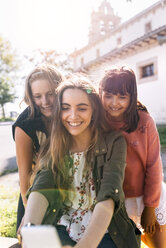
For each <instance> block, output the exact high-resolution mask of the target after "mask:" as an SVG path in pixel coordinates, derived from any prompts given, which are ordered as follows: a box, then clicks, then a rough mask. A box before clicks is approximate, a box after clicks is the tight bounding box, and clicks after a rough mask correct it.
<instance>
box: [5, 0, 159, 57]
mask: <svg viewBox="0 0 166 248" xmlns="http://www.w3.org/2000/svg"><path fill="white" fill-rule="evenodd" d="M108 1H109V2H110V3H111V6H112V7H113V8H114V12H115V13H116V14H118V15H119V16H120V17H121V18H122V21H125V20H127V19H129V18H131V17H132V16H134V15H136V14H137V13H139V12H140V11H142V10H143V9H145V8H147V7H149V6H150V5H152V4H154V3H155V2H157V1H158V0H108ZM101 2H102V0H0V35H1V36H3V37H4V38H6V39H8V40H9V41H10V42H11V44H12V46H13V48H16V49H18V50H20V51H21V52H23V53H24V52H25V53H28V52H29V51H31V50H35V49H44V50H49V49H55V50H56V51H58V52H67V53H71V52H73V51H74V50H75V49H79V48H81V47H83V46H85V45H87V43H88V32H89V27H90V14H91V12H92V10H97V9H98V6H99V5H100V4H101Z"/></svg>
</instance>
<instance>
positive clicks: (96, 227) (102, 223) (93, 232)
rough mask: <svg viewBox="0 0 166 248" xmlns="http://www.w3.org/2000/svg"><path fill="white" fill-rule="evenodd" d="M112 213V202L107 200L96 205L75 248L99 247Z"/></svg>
mask: <svg viewBox="0 0 166 248" xmlns="http://www.w3.org/2000/svg"><path fill="white" fill-rule="evenodd" d="M113 212H114V201H113V200H112V199H108V200H105V201H101V202H99V203H97V204H96V206H95V208H94V211H93V214H92V218H91V221H90V223H89V225H88V227H87V228H86V231H85V233H84V235H83V237H82V239H81V240H80V241H79V242H78V243H77V244H76V245H75V247H76V248H85V247H87V248H95V247H97V246H98V245H99V243H100V241H101V240H102V238H103V236H104V234H105V233H106V231H107V228H108V226H109V224H110V221H111V219H112V216H113Z"/></svg>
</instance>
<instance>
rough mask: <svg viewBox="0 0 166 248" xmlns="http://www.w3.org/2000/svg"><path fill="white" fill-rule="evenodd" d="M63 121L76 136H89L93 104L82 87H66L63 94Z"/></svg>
mask: <svg viewBox="0 0 166 248" xmlns="http://www.w3.org/2000/svg"><path fill="white" fill-rule="evenodd" d="M61 108H62V114H61V118H62V123H63V125H64V126H65V128H66V129H67V131H68V132H69V133H70V134H71V135H72V136H75V137H84V139H85V137H88V136H89V133H90V123H91V119H92V106H91V103H90V101H89V99H88V96H87V94H86V93H85V92H84V91H82V90H80V89H66V90H65V91H64V92H63V96H62V107H61Z"/></svg>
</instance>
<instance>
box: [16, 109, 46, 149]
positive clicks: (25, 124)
mask: <svg viewBox="0 0 166 248" xmlns="http://www.w3.org/2000/svg"><path fill="white" fill-rule="evenodd" d="M29 115H30V108H29V107H27V108H26V109H25V110H24V111H23V112H22V113H21V114H20V115H19V116H18V118H17V120H16V121H15V123H14V124H13V125H12V133H13V139H14V140H15V128H16V127H20V128H21V129H22V130H23V131H24V132H25V133H26V134H27V135H28V136H29V137H30V138H31V139H32V141H33V144H34V152H35V153H36V152H38V151H39V148H40V145H41V142H43V139H45V138H46V136H47V131H46V128H45V125H44V122H43V120H42V115H41V113H37V111H35V116H34V118H33V119H30V118H29ZM43 136H44V137H43Z"/></svg>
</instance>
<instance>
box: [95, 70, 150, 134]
mask: <svg viewBox="0 0 166 248" xmlns="http://www.w3.org/2000/svg"><path fill="white" fill-rule="evenodd" d="M102 91H106V92H109V93H112V94H115V95H116V94H118V93H119V94H120V95H126V94H127V93H128V94H129V95H130V104H129V106H128V108H127V110H126V111H125V113H124V122H125V126H124V127H123V128H122V129H123V130H124V131H126V132H128V133H130V132H132V131H134V130H135V129H136V128H137V125H138V121H139V115H138V110H142V111H146V112H147V108H146V107H145V106H144V105H143V104H141V103H140V102H139V101H138V100H137V84H136V77H135V73H134V71H133V70H132V69H131V68H129V67H127V66H120V67H112V68H111V69H110V70H107V71H106V72H105V75H104V76H103V78H102V79H101V81H100V84H99V92H100V97H101V94H102Z"/></svg>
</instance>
